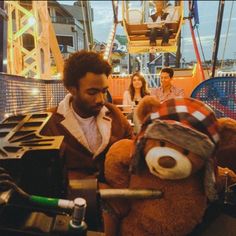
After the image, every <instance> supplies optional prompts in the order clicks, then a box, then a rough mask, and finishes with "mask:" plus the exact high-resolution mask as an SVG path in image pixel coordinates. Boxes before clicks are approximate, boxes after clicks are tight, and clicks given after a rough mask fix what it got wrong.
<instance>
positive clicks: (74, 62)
mask: <svg viewBox="0 0 236 236" xmlns="http://www.w3.org/2000/svg"><path fill="white" fill-rule="evenodd" d="M87 72H92V73H94V74H105V75H106V76H109V75H110V73H111V66H110V64H109V63H108V62H107V61H106V60H104V59H103V57H102V55H100V54H98V53H96V52H88V51H85V50H81V51H78V52H75V53H73V54H71V55H70V56H69V58H68V59H67V60H66V61H65V65H64V71H63V82H64V86H65V87H66V88H68V87H78V80H80V79H81V78H83V77H84V76H85V75H86V73H87Z"/></svg>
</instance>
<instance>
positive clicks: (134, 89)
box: [123, 72, 150, 107]
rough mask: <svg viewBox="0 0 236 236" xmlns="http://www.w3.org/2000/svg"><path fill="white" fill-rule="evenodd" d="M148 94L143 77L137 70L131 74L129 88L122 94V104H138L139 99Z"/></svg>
mask: <svg viewBox="0 0 236 236" xmlns="http://www.w3.org/2000/svg"><path fill="white" fill-rule="evenodd" d="M149 94H150V93H149V91H148V89H147V83H146V80H145V78H144V77H143V76H142V75H141V74H140V73H139V72H135V73H134V74H133V75H132V76H131V81H130V85H129V89H128V90H126V91H125V92H124V94H123V105H124V106H130V107H132V106H135V105H138V103H139V101H140V100H141V99H142V98H143V97H144V96H146V95H149Z"/></svg>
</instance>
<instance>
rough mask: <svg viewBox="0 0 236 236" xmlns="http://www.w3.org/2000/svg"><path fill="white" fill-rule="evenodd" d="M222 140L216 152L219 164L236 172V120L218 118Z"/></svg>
mask: <svg viewBox="0 0 236 236" xmlns="http://www.w3.org/2000/svg"><path fill="white" fill-rule="evenodd" d="M218 127H219V135H220V140H219V144H218V148H217V152H216V159H217V164H218V165H219V166H222V167H228V168H230V169H232V170H233V171H235V172H236V120H233V119H230V118H220V119H218Z"/></svg>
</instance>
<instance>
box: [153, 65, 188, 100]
mask: <svg viewBox="0 0 236 236" xmlns="http://www.w3.org/2000/svg"><path fill="white" fill-rule="evenodd" d="M173 76H174V70H173V69H172V68H169V67H166V68H163V69H162V70H161V73H160V82H161V86H160V87H159V88H157V89H155V90H153V92H152V95H155V96H156V97H157V98H158V99H159V100H160V102H164V101H166V100H168V99H170V98H177V97H184V90H183V89H182V88H177V87H175V86H174V85H172V81H173Z"/></svg>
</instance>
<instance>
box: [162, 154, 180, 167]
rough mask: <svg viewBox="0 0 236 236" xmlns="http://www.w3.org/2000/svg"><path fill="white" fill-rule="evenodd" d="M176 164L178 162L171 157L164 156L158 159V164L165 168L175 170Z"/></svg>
mask: <svg viewBox="0 0 236 236" xmlns="http://www.w3.org/2000/svg"><path fill="white" fill-rule="evenodd" d="M176 163H177V162H176V160H175V159H174V158H173V157H171V156H162V157H160V158H159V159H158V164H159V165H160V166H161V167H163V168H173V167H174V166H175V165H176Z"/></svg>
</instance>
